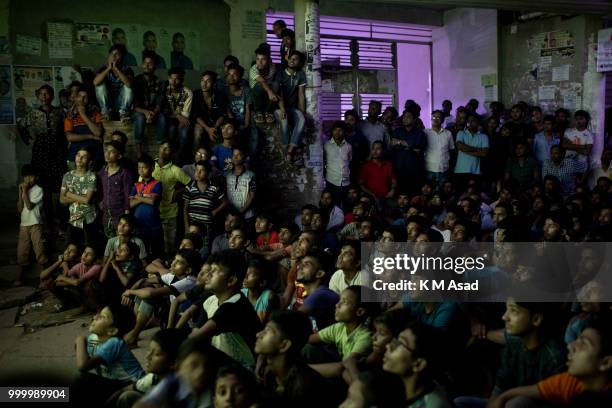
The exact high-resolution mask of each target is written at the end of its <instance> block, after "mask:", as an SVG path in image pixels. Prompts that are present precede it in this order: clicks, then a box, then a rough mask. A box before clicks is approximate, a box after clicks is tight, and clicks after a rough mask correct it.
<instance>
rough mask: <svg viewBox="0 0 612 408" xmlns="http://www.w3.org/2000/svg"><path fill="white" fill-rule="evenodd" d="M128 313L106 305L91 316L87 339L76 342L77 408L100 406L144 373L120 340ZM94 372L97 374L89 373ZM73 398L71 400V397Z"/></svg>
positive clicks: (130, 315) (80, 337) (127, 324)
mask: <svg viewBox="0 0 612 408" xmlns="http://www.w3.org/2000/svg"><path fill="white" fill-rule="evenodd" d="M130 320H132V321H133V316H132V314H131V313H130V312H129V310H124V308H122V307H121V306H118V305H109V306H106V307H105V308H103V309H102V310H101V311H100V312H99V313H98V314H97V315H96V316H94V318H93V321H92V322H91V325H90V326H89V331H90V334H89V335H88V336H78V337H77V338H76V340H75V342H74V343H75V348H76V365H77V368H78V370H79V371H80V372H81V373H82V374H81V375H80V376H79V378H78V379H77V381H76V384H74V387H73V388H72V389H74V390H75V394H76V395H75V396H74V401H75V402H76V403H77V404H76V405H77V406H85V405H91V404H92V403H93V405H94V406H98V405H96V404H99V406H102V404H103V402H104V401H106V400H107V399H108V397H110V396H111V395H112V394H113V393H114V392H115V391H117V390H119V389H121V388H123V387H125V386H126V385H128V384H130V383H133V382H136V381H138V380H139V379H140V378H142V377H143V376H144V375H145V373H144V371H143V370H142V367H141V366H140V364H139V363H138V360H136V357H134V355H133V354H132V352H131V351H130V350H129V348H128V346H127V344H126V343H125V342H124V341H123V340H122V339H121V336H122V335H123V334H124V333H125V331H126V330H127V329H128V328H129V327H130V325H131V321H130ZM92 369H95V370H96V374H90V373H88V371H89V370H92ZM71 398H72V396H71Z"/></svg>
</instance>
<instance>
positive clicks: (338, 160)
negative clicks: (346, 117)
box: [324, 120, 353, 202]
mask: <svg viewBox="0 0 612 408" xmlns="http://www.w3.org/2000/svg"><path fill="white" fill-rule="evenodd" d="M345 130H346V124H345V123H344V122H342V121H340V120H339V121H336V122H335V123H334V125H333V126H332V128H331V136H332V137H331V139H329V141H327V143H325V146H324V154H325V180H326V181H327V188H328V189H329V190H331V191H332V193H333V194H334V200H335V201H336V202H339V201H340V200H341V199H342V198H343V196H344V193H345V191H346V190H347V189H348V186H349V185H350V182H351V179H350V176H351V175H350V169H349V165H350V163H351V159H352V158H353V149H352V147H351V145H350V144H349V143H348V142H347V141H346V140H345V139H344V133H345Z"/></svg>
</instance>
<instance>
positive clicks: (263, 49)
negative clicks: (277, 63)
mask: <svg viewBox="0 0 612 408" xmlns="http://www.w3.org/2000/svg"><path fill="white" fill-rule="evenodd" d="M255 54H256V55H265V56H266V57H268V58H270V44H268V43H261V44H259V46H258V47H257V49H256V50H255Z"/></svg>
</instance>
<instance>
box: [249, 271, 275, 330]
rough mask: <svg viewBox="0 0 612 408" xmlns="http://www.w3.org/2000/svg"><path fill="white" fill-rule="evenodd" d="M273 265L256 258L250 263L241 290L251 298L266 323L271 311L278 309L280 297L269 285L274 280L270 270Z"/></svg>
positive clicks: (258, 314) (261, 318) (260, 318)
mask: <svg viewBox="0 0 612 408" xmlns="http://www.w3.org/2000/svg"><path fill="white" fill-rule="evenodd" d="M270 267H271V265H268V264H264V263H262V262H260V261H258V260H256V259H253V260H251V261H250V262H249V263H248V267H247V270H246V276H245V277H244V282H243V284H242V286H243V288H242V289H241V292H242V294H243V295H244V296H246V298H247V299H248V300H249V302H250V303H251V305H252V306H253V308H254V309H255V312H257V316H258V317H259V320H261V323H262V324H266V322H267V321H268V318H269V317H270V313H271V312H272V311H273V310H275V309H278V306H279V305H278V297H277V296H276V294H275V293H274V292H273V291H272V290H271V289H270V288H269V287H268V286H269V285H270V284H271V281H272V274H271V272H270V269H269V268H270Z"/></svg>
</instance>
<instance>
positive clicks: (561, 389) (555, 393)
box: [538, 371, 612, 404]
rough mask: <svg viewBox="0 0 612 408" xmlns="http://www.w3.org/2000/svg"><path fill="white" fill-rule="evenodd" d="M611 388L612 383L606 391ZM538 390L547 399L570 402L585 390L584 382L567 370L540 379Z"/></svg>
mask: <svg viewBox="0 0 612 408" xmlns="http://www.w3.org/2000/svg"><path fill="white" fill-rule="evenodd" d="M609 390H612V383H610V384H608V385H607V386H606V391H609ZM538 391H540V395H541V396H542V398H543V399H545V400H546V401H550V402H553V403H555V404H569V403H570V402H571V401H572V399H574V398H576V397H577V396H578V395H580V394H582V393H583V392H584V383H583V382H582V381H580V380H579V379H578V378H576V377H574V376H573V375H571V374H570V373H568V372H567V371H566V372H564V373H561V374H557V375H553V376H552V377H548V378H547V379H545V380H542V381H540V382H539V383H538Z"/></svg>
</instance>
